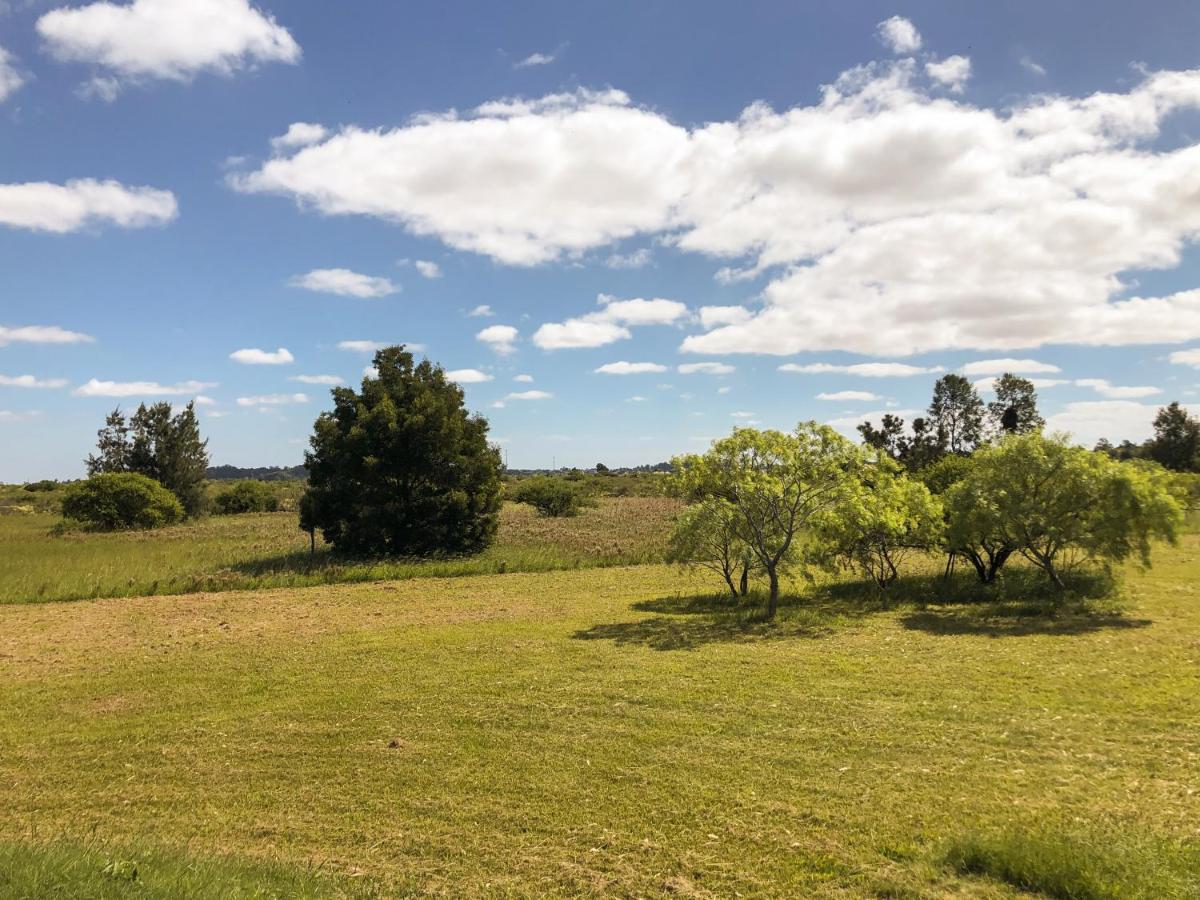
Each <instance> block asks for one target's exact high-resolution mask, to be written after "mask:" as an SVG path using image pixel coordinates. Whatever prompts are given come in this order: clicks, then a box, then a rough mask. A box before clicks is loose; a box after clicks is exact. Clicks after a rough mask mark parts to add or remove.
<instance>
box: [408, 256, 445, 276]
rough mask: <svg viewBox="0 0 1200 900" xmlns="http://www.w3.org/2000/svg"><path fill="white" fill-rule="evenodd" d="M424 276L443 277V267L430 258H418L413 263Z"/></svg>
mask: <svg viewBox="0 0 1200 900" xmlns="http://www.w3.org/2000/svg"><path fill="white" fill-rule="evenodd" d="M413 266H415V267H416V270H417V272H418V273H419V274H420V275H421V277H422V278H441V277H442V267H441V266H439V265H438V264H437V263H435V262H433V261H431V260H428V259H418V260H417V261H416V262H414V263H413Z"/></svg>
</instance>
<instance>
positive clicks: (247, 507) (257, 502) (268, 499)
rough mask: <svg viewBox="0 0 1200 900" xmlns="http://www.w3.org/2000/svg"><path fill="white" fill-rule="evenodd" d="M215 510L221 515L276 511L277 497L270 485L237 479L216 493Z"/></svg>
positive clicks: (277, 505) (277, 506)
mask: <svg viewBox="0 0 1200 900" xmlns="http://www.w3.org/2000/svg"><path fill="white" fill-rule="evenodd" d="M214 502H215V503H216V506H217V512H219V513H222V514H223V515H227V516H229V515H237V514H238V513H252V512H277V511H278V509H279V498H278V497H277V496H276V495H275V491H274V490H273V489H272V488H271V487H270V485H267V484H264V483H263V482H261V481H239V482H237V483H236V484H233V485H231V486H230V487H228V488H226V489H225V490H223V491H221V493H219V494H217V497H216V500H215V501H214Z"/></svg>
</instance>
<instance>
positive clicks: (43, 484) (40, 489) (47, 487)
mask: <svg viewBox="0 0 1200 900" xmlns="http://www.w3.org/2000/svg"><path fill="white" fill-rule="evenodd" d="M25 490H27V491H29V493H31V494H38V493H47V492H49V491H56V490H58V482H57V481H51V480H49V479H48V478H47V479H43V480H42V481H31V482H30V483H29V484H27V485H25Z"/></svg>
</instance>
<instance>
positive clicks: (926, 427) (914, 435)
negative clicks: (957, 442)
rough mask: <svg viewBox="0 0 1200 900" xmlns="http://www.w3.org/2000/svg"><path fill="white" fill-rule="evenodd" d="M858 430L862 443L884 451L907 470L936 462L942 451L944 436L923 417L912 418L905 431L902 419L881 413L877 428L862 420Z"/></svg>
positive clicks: (944, 442) (944, 445)
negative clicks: (910, 424)
mask: <svg viewBox="0 0 1200 900" xmlns="http://www.w3.org/2000/svg"><path fill="white" fill-rule="evenodd" d="M858 433H859V434H860V435H862V439H863V444H865V445H866V446H867V447H871V448H872V449H875V450H880V451H882V452H884V453H886V454H887V455H888V456H890V457H891V458H892V459H895V460H897V461H899V462H900V463H902V464H903V465H904V467H905V468H906V469H908V470H909V471H910V472H915V471H918V470H920V469H923V468H925V467H926V466H928V465H931V464H933V463H935V462H937V461H938V460H939V459H941V458H942V457H943V456H944V455H945V453H946V439H945V435H944V434H941V433H940V432H938V431H937V430H936V428H935V427H934V425H933V423H932V422H930V420H929V419H927V418H925V417H924V416H917V417H916V418H915V419H913V421H912V428H911V430H906V429H905V427H904V420H903V419H902V418H900V417H899V416H896V415H893V414H892V413H884V415H883V418H882V419H880V422H879V427H878V428H876V427H875V426H874V425H872V424H871V423H870V422H863V423H861V424H860V425H859V426H858Z"/></svg>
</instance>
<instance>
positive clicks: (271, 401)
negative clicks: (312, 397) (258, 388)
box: [237, 394, 308, 406]
mask: <svg viewBox="0 0 1200 900" xmlns="http://www.w3.org/2000/svg"><path fill="white" fill-rule="evenodd" d="M307 402H308V395H307V394H260V395H258V396H256V397H238V398H237V405H238V406H284V405H285V404H288V403H307Z"/></svg>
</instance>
